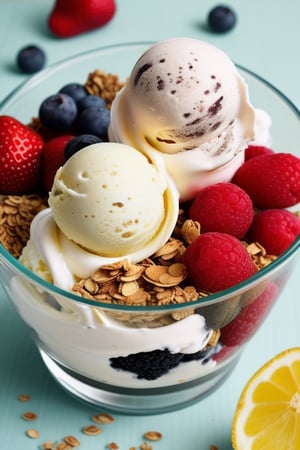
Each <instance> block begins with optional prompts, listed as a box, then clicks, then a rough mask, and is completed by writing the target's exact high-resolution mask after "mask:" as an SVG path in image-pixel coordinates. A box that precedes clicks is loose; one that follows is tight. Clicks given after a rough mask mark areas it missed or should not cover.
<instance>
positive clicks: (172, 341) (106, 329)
mask: <svg viewBox="0 0 300 450" xmlns="http://www.w3.org/2000/svg"><path fill="white" fill-rule="evenodd" d="M11 290H12V298H13V299H14V302H15V306H16V308H17V309H18V311H19V314H20V315H21V317H22V318H23V320H24V321H25V322H26V323H27V324H28V325H29V326H30V327H31V328H32V329H33V330H34V332H35V334H36V336H37V337H38V340H39V342H40V343H41V344H42V347H43V349H45V350H46V351H47V352H48V353H49V354H50V355H51V356H53V357H54V358H55V359H56V360H58V361H59V362H60V363H62V364H64V365H65V366H67V367H69V368H71V369H72V370H73V371H75V372H76V373H78V374H81V375H84V376H86V377H89V378H91V379H93V380H96V381H99V382H102V383H109V384H111V385H116V386H122V387H136V388H141V387H158V386H169V385H174V384H177V383H182V382H184V381H190V380H193V379H195V378H198V377H200V376H202V375H206V374H207V373H209V372H211V371H212V370H213V368H214V366H215V362H214V361H212V360H211V361H209V362H208V363H206V364H205V365H204V364H202V362H203V361H201V360H197V361H191V362H186V363H181V364H179V366H178V367H176V368H174V369H172V370H170V371H169V372H168V373H167V374H166V375H163V376H161V377H160V378H158V379H156V380H151V381H149V380H144V379H137V377H136V376H135V375H134V374H132V373H130V372H125V371H120V370H116V369H113V368H111V366H110V361H109V359H110V358H111V357H116V356H127V355H128V354H130V353H138V352H141V351H152V350H157V349H160V350H164V349H166V348H167V349H168V350H169V351H171V352H174V353H177V352H182V353H188V354H190V353H194V352H197V351H199V350H201V349H203V348H204V347H205V346H206V344H207V343H208V341H209V339H210V337H211V333H212V331H211V330H209V329H208V328H207V326H206V324H205V319H204V318H203V317H202V316H200V315H199V314H193V315H190V316H188V317H186V318H185V319H183V320H180V321H178V322H175V323H173V324H171V325H167V326H162V327H159V328H144V327H140V328H135V327H131V326H130V325H128V324H124V323H122V322H117V321H115V320H114V319H110V318H109V317H108V315H107V314H105V315H104V316H105V321H101V319H100V320H99V316H98V314H97V312H96V311H97V310H98V309H96V308H93V307H91V306H88V305H83V304H81V303H78V304H77V303H76V302H72V301H70V300H68V299H66V298H65V297H64V298H61V297H60V296H58V295H56V296H55V300H54V301H53V299H52V301H51V299H50V300H49V297H48V296H49V294H48V293H47V292H41V290H40V289H39V290H37V288H36V287H34V285H33V284H30V283H29V282H27V281H25V280H24V279H22V278H20V277H15V278H14V279H13V280H12V284H11ZM54 302H55V303H56V302H57V304H61V305H62V304H63V305H64V306H65V307H63V308H62V309H61V310H59V309H58V308H57V307H55V306H53V303H54ZM66 308H68V310H67V309H66ZM102 316H103V312H101V316H100V317H102Z"/></svg>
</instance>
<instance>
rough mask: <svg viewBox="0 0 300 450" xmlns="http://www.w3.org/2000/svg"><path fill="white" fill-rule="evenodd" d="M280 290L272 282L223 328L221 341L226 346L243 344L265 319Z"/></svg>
mask: <svg viewBox="0 0 300 450" xmlns="http://www.w3.org/2000/svg"><path fill="white" fill-rule="evenodd" d="M278 292H279V289H278V286H277V284H275V283H274V282H270V283H269V284H268V285H267V286H266V288H265V289H264V290H263V291H262V293H261V294H260V295H259V296H258V297H257V298H256V299H255V300H254V301H253V302H251V303H249V304H248V305H247V306H245V308H243V309H242V310H241V312H240V313H239V314H238V315H237V316H236V317H235V318H234V319H233V320H232V321H231V322H230V323H229V324H227V325H225V327H223V328H221V342H222V343H223V344H224V345H226V346H235V345H242V344H244V343H245V342H246V341H247V340H248V339H250V337H251V336H253V334H254V333H255V331H256V330H257V328H258V327H259V326H260V324H261V323H262V322H263V320H264V319H265V317H266V315H267V313H268V311H269V310H270V308H271V306H272V305H273V303H274V301H275V298H276V297H277V295H278Z"/></svg>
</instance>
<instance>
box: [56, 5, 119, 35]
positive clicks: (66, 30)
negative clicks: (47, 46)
mask: <svg viewBox="0 0 300 450" xmlns="http://www.w3.org/2000/svg"><path fill="white" fill-rule="evenodd" d="M115 11H116V4H115V1H114V0H56V2H55V4H54V7H53V9H52V11H51V13H50V15H49V18H48V26H49V28H50V30H51V31H52V33H53V34H54V35H55V36H57V37H60V38H68V37H72V36H75V35H78V34H81V33H85V32H87V31H91V30H94V29H96V28H99V27H101V26H103V25H104V24H106V23H107V22H109V21H110V20H111V19H112V18H113V16H114V14H115Z"/></svg>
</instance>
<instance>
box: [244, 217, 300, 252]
mask: <svg viewBox="0 0 300 450" xmlns="http://www.w3.org/2000/svg"><path fill="white" fill-rule="evenodd" d="M299 234H300V220H299V219H298V218H297V217H296V216H295V215H294V214H292V213H291V212H289V211H287V210H285V209H266V210H265V211H261V212H259V213H257V214H256V215H255V217H254V219H253V223H252V225H251V227H250V230H249V233H248V238H249V240H250V241H251V242H259V243H260V244H261V245H262V246H263V247H264V248H265V250H266V251H267V253H268V254H270V255H280V254H281V253H282V252H284V251H285V250H286V249H287V248H288V247H289V246H290V245H291V244H292V242H294V240H295V239H296V237H297V236H298V235H299Z"/></svg>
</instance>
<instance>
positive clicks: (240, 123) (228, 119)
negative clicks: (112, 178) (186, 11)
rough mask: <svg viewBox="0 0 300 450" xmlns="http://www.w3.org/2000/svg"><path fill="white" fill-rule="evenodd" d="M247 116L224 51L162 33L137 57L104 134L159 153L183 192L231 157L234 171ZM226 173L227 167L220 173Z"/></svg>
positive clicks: (243, 94)
mask: <svg viewBox="0 0 300 450" xmlns="http://www.w3.org/2000/svg"><path fill="white" fill-rule="evenodd" d="M254 117H255V114H254V109H253V107H252V106H251V104H250V103H249V100H248V90H247V86H246V83H245V82H244V80H243V78H242V77H241V75H240V74H239V72H238V71H237V68H236V66H235V65H234V64H233V62H232V61H231V60H230V59H229V58H228V56H227V55H226V54H225V53H224V52H222V51H221V50H219V49H218V48H216V47H214V46H212V45H210V44H208V43H206V42H203V41H200V40H197V39H190V38H178V39H169V40H166V41H162V42H159V43H157V44H155V45H153V46H152V47H150V48H149V49H148V50H147V51H146V52H145V53H144V54H143V55H142V56H141V57H140V59H139V60H138V61H137V62H136V64H135V66H134V68H133V70H132V72H131V75H130V77H129V80H128V82H127V83H126V85H125V86H124V88H123V89H122V90H121V91H120V92H119V93H118V94H117V96H116V99H115V101H114V102H113V105H112V110H111V126H110V130H109V136H110V139H111V140H115V141H118V142H124V143H127V144H130V145H133V146H135V147H137V148H140V149H151V150H152V151H156V152H160V153H162V154H163V157H164V160H165V164H166V167H167V170H168V171H169V173H170V174H171V176H172V177H173V179H174V180H175V182H176V184H177V187H178V188H179V191H180V194H181V196H182V197H184V196H186V195H188V194H189V191H191V190H193V185H194V184H196V185H197V184H198V183H199V180H197V179H198V178H199V176H200V177H201V174H202V173H203V172H207V171H213V170H215V169H219V168H220V167H222V166H224V165H226V164H227V163H229V162H231V161H232V160H234V158H235V157H236V156H238V161H236V162H235V164H234V169H233V173H234V172H235V170H236V169H237V167H236V166H238V165H240V164H241V163H242V157H241V155H239V154H240V153H241V152H242V151H243V150H244V148H245V147H246V146H247V143H248V142H249V141H250V140H252V139H253V136H254ZM231 172H232V170H231V168H230V167H228V166H227V167H226V169H225V178H228V179H229V178H231V177H232V175H233V173H231ZM217 181H219V180H217ZM212 182H216V181H215V180H213V181H212ZM200 184H201V182H200ZM205 184H206V182H205Z"/></svg>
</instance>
